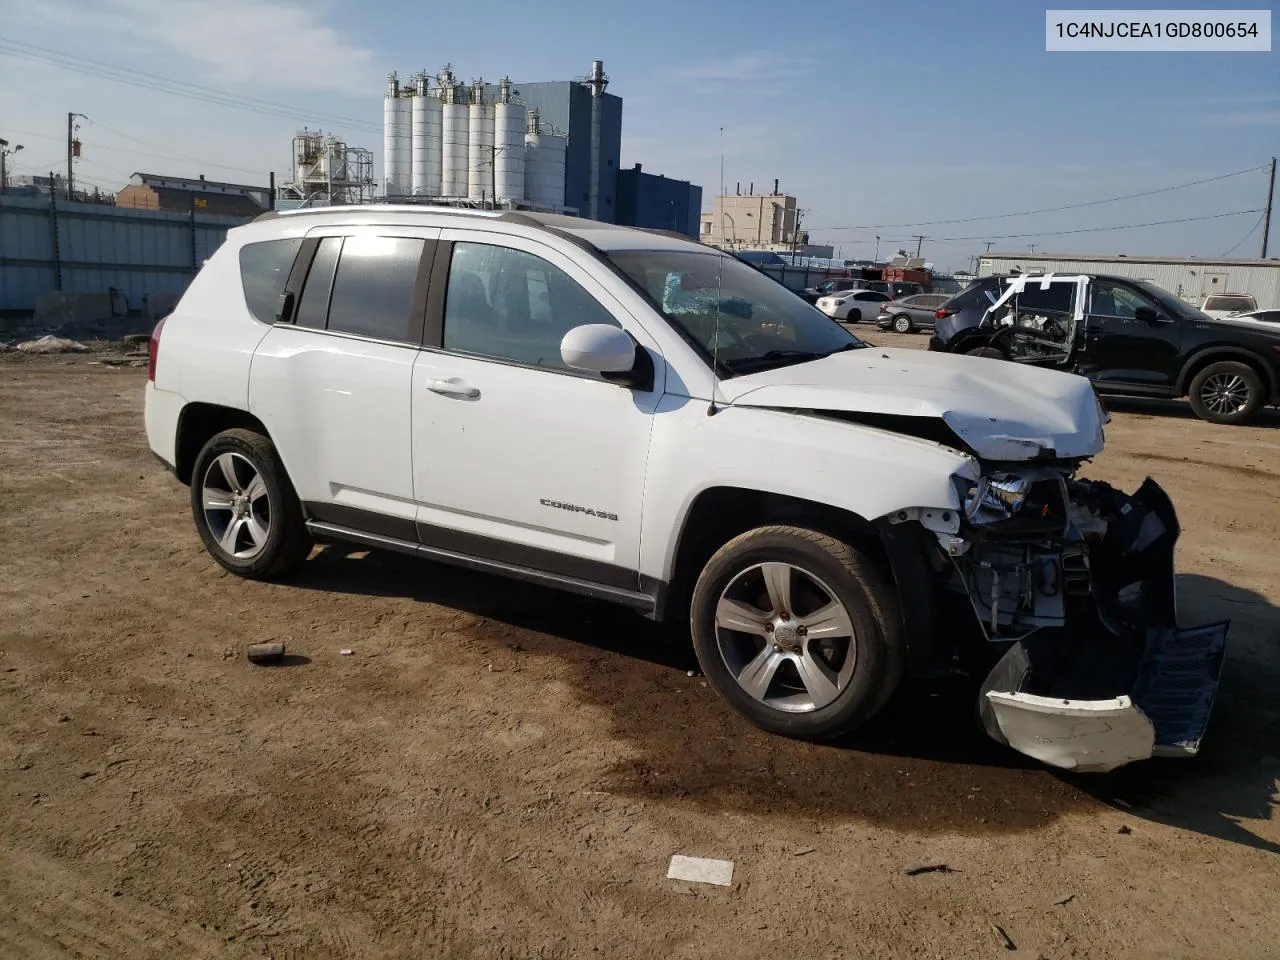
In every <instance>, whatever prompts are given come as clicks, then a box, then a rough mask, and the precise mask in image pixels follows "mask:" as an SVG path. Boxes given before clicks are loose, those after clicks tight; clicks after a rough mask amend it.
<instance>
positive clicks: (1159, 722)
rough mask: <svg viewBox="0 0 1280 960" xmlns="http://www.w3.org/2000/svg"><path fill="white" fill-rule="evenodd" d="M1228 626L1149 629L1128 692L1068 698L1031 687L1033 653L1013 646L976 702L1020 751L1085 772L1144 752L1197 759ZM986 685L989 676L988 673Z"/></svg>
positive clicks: (988, 722)
mask: <svg viewBox="0 0 1280 960" xmlns="http://www.w3.org/2000/svg"><path fill="white" fill-rule="evenodd" d="M1226 639H1227V624H1226V623H1215V624H1209V625H1207V626H1203V627H1195V628H1192V629H1171V630H1153V631H1151V632H1150V635H1149V637H1148V644H1147V648H1146V650H1145V651H1144V654H1143V656H1142V659H1141V661H1140V663H1139V667H1138V675H1137V679H1136V681H1135V682H1134V685H1133V688H1132V689H1131V691H1130V692H1129V693H1126V694H1121V695H1120V696H1116V697H1110V698H1107V699H1100V700H1092V699H1088V700H1086V699H1072V698H1071V697H1060V696H1046V695H1043V694H1035V693H1028V692H1026V689H1027V688H1028V687H1030V688H1032V689H1035V687H1036V686H1037V683H1036V680H1037V678H1036V674H1035V666H1034V661H1033V658H1032V657H1030V656H1028V652H1027V648H1026V647H1025V646H1024V645H1023V644H1021V643H1019V644H1015V645H1014V647H1013V649H1011V650H1010V651H1009V652H1008V653H1007V654H1005V657H1004V658H1003V659H1002V660H1001V661H1000V664H997V666H996V668H995V670H993V671H992V675H993V676H994V675H995V674H996V673H997V672H998V671H999V672H1000V673H1001V676H1000V679H999V680H997V681H996V682H995V686H994V688H993V689H986V690H984V694H983V698H984V702H983V703H981V704H980V709H981V711H982V717H983V724H984V726H985V727H986V729H987V732H988V733H989V734H990V735H991V736H992V737H994V738H995V739H996V740H999V741H1000V742H1002V743H1006V744H1008V745H1009V746H1011V747H1013V749H1015V750H1017V751H1018V752H1019V753H1025V754H1026V755H1027V756H1029V757H1034V758H1035V759H1036V760H1040V761H1041V762H1043V763H1047V764H1049V765H1050V766H1053V767H1061V768H1063V769H1065V770H1077V771H1080V772H1082V773H1101V772H1104V771H1107V770H1114V769H1115V768H1116V767H1121V766H1124V765H1125V764H1126V763H1132V762H1133V761H1134V760H1145V759H1147V758H1148V757H1185V756H1194V755H1195V754H1196V753H1197V752H1198V751H1199V749H1200V740H1201V738H1203V736H1204V731H1205V727H1206V726H1208V723H1209V714H1210V712H1211V711H1212V710H1213V700H1214V694H1215V693H1216V691H1217V689H1218V681H1219V678H1220V676H1221V672H1222V662H1223V654H1224V651H1225V647H1226ZM988 682H989V683H990V682H991V678H990V677H989V678H988Z"/></svg>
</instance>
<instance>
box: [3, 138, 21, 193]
mask: <svg viewBox="0 0 1280 960" xmlns="http://www.w3.org/2000/svg"><path fill="white" fill-rule="evenodd" d="M21 149H22V144H18V145H17V146H16V147H13V148H12V149H10V147H9V141H8V140H5V139H2V138H0V190H5V189H7V188H8V186H9V168H8V165H7V161H8V159H9V154H11V153H17V152H18V151H19V150H21Z"/></svg>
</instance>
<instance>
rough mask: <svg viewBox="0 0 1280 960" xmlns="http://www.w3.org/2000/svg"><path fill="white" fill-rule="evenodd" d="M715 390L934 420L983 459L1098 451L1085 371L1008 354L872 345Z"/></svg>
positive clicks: (742, 401)
mask: <svg viewBox="0 0 1280 960" xmlns="http://www.w3.org/2000/svg"><path fill="white" fill-rule="evenodd" d="M719 393H720V396H721V398H722V399H723V400H724V401H726V402H728V403H730V404H732V405H733V406H740V407H772V408H782V409H798V410H814V411H822V410H829V411H833V412H837V411H838V412H848V413H868V414H889V415H894V416H906V417H928V418H935V419H940V420H942V421H943V422H944V423H946V424H947V426H949V427H950V428H951V429H952V431H954V432H955V433H956V434H958V435H959V436H960V438H961V439H963V440H964V442H965V443H967V444H968V445H969V446H970V447H972V448H973V450H974V451H976V452H977V454H978V455H979V456H980V457H982V458H983V459H987V460H1030V459H1033V458H1035V457H1037V456H1044V455H1049V452H1050V451H1052V455H1053V456H1058V457H1063V458H1070V457H1088V456H1093V455H1094V454H1096V453H1098V452H1099V451H1101V450H1102V426H1103V423H1104V422H1105V415H1104V414H1103V412H1102V409H1101V407H1100V405H1099V403H1098V401H1097V398H1096V397H1095V396H1094V392H1093V387H1092V386H1091V385H1090V383H1089V381H1088V380H1086V379H1085V378H1084V377H1080V376H1076V375H1075V374H1070V373H1061V372H1059V371H1056V370H1046V369H1043V368H1039V367H1030V366H1025V365H1023V364H1018V363H1011V362H1009V361H1007V360H996V359H993V358H985V357H967V356H959V355H956V354H949V353H933V352H925V351H923V350H894V349H885V348H880V347H868V348H866V349H862V350H848V351H845V352H843V353H836V354H832V355H831V356H829V357H824V358H823V359H821V360H811V361H809V362H807V363H797V364H793V365H791V366H788V367H781V368H778V369H775V370H766V371H763V372H761V373H754V374H750V375H748V376H742V377H734V378H733V379H731V380H726V381H723V382H722V383H720V384H719Z"/></svg>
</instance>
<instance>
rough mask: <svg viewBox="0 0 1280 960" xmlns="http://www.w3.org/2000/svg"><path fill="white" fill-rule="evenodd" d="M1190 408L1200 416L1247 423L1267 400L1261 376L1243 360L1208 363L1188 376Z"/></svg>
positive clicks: (1218, 420) (1212, 421)
mask: <svg viewBox="0 0 1280 960" xmlns="http://www.w3.org/2000/svg"><path fill="white" fill-rule="evenodd" d="M1188 398H1189V399H1190V401H1191V409H1192V410H1194V411H1195V413H1196V416H1197V417H1199V418H1200V419H1201V420H1208V421H1209V422H1210V423H1222V424H1228V425H1232V426H1234V425H1237V424H1241V423H1247V422H1248V421H1249V420H1250V419H1252V418H1253V415H1254V414H1255V413H1257V412H1258V408H1259V407H1261V406H1262V404H1263V402H1264V401H1265V400H1266V393H1265V391H1264V390H1263V387H1262V378H1261V377H1259V376H1258V372H1257V371H1256V370H1254V369H1253V367H1251V366H1249V365H1248V364H1246V363H1240V362H1239V361H1236V360H1222V361H1219V362H1218V363H1211V364H1209V366H1207V367H1205V368H1204V369H1203V370H1201V371H1200V372H1199V373H1197V374H1196V375H1195V376H1194V377H1193V378H1192V380H1191V387H1190V389H1189V390H1188Z"/></svg>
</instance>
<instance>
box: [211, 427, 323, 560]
mask: <svg viewBox="0 0 1280 960" xmlns="http://www.w3.org/2000/svg"><path fill="white" fill-rule="evenodd" d="M191 512H192V515H193V516H194V518H195V522H196V529H197V530H198V531H199V532H200V539H201V540H203V541H204V545H205V549H207V550H208V551H209V553H210V554H211V555H212V556H213V558H214V559H215V560H217V561H218V563H220V564H221V565H222V566H223V567H225V568H226V569H227V570H229V571H231V572H232V573H234V574H236V575H237V576H240V577H245V578H247V579H250V580H267V579H271V578H273V577H278V576H281V575H282V574H285V573H287V572H289V571H290V570H292V569H293V568H295V567H296V566H298V564H300V563H301V562H302V561H303V560H305V559H306V557H307V554H308V553H310V552H311V546H312V544H311V538H310V536H308V534H307V529H306V525H305V523H304V520H303V517H302V505H301V504H300V503H299V502H298V495H297V494H296V493H295V492H294V489H293V484H292V483H290V482H289V476H288V474H287V473H285V469H284V465H283V464H282V463H281V462H280V457H279V455H278V454H277V453H276V448H275V446H274V444H272V442H271V441H270V440H269V439H267V438H266V437H264V436H263V435H262V434H260V433H255V432H253V431H252V430H242V429H236V430H224V431H223V432H222V433H219V434H217V435H215V436H214V437H213V438H212V439H210V440H209V442H208V443H206V444H205V445H204V448H203V449H202V450H201V451H200V454H199V456H197V457H196V462H195V467H194V469H193V470H192V472H191Z"/></svg>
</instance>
